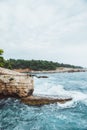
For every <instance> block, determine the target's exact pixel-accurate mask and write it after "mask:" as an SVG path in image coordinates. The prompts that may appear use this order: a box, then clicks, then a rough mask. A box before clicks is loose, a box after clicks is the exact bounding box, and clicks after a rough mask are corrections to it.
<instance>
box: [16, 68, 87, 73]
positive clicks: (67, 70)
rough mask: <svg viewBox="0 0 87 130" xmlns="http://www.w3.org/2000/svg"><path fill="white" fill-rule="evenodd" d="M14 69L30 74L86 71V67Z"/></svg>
mask: <svg viewBox="0 0 87 130" xmlns="http://www.w3.org/2000/svg"><path fill="white" fill-rule="evenodd" d="M14 71H17V72H20V73H31V74H36V73H74V72H87V69H85V68H82V69H80V68H65V67H59V68H57V69H56V70H43V71H35V70H30V69H28V68H26V69H14Z"/></svg>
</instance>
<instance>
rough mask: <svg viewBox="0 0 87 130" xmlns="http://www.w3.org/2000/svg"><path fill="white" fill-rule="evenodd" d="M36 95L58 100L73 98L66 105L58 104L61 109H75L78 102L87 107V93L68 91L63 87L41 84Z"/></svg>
mask: <svg viewBox="0 0 87 130" xmlns="http://www.w3.org/2000/svg"><path fill="white" fill-rule="evenodd" d="M34 94H35V95H42V96H44V95H45V96H50V97H57V98H72V101H69V102H66V103H65V104H60V103H58V105H59V106H60V107H65V108H66V107H75V105H76V104H77V103H78V102H82V103H85V105H87V93H83V92H80V91H77V90H76V91H75V90H72V91H71V90H66V89H65V88H64V86H62V85H51V84H49V83H43V84H39V85H38V87H35V90H34Z"/></svg>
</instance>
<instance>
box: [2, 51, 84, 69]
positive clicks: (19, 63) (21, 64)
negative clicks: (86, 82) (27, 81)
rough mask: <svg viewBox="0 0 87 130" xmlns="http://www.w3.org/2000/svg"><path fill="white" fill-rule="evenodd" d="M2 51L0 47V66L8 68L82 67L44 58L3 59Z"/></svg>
mask: <svg viewBox="0 0 87 130" xmlns="http://www.w3.org/2000/svg"><path fill="white" fill-rule="evenodd" d="M3 52H4V51H3V50H2V49H0V66H1V67H5V68H9V69H20V68H21V69H26V68H29V69H31V70H36V71H42V70H56V69H57V68H58V67H66V68H82V67H80V66H74V65H69V64H63V63H58V62H52V61H46V60H22V59H18V60H15V59H9V60H5V59H4V58H3V56H2V54H3Z"/></svg>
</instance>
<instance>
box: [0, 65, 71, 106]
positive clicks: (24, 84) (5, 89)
mask: <svg viewBox="0 0 87 130" xmlns="http://www.w3.org/2000/svg"><path fill="white" fill-rule="evenodd" d="M33 91H34V84H33V78H32V77H30V76H29V75H27V74H23V73H19V72H15V71H12V70H8V69H5V68H1V67H0V99H2V98H8V97H14V98H18V99H20V100H21V101H22V102H24V103H25V104H28V105H33V106H34V105H37V106H41V105H45V104H50V103H57V102H59V103H65V102H67V101H70V100H72V98H64V99H60V98H49V97H40V96H33Z"/></svg>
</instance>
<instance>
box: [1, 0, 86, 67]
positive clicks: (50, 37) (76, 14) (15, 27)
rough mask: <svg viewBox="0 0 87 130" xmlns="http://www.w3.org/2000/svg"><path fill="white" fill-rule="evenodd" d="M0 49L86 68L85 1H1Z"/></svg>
mask: <svg viewBox="0 0 87 130" xmlns="http://www.w3.org/2000/svg"><path fill="white" fill-rule="evenodd" d="M0 48H2V49H4V57H5V58H6V59H9V58H15V59H43V60H52V61H57V62H61V63H70V64H74V65H81V66H84V67H87V0H0Z"/></svg>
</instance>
